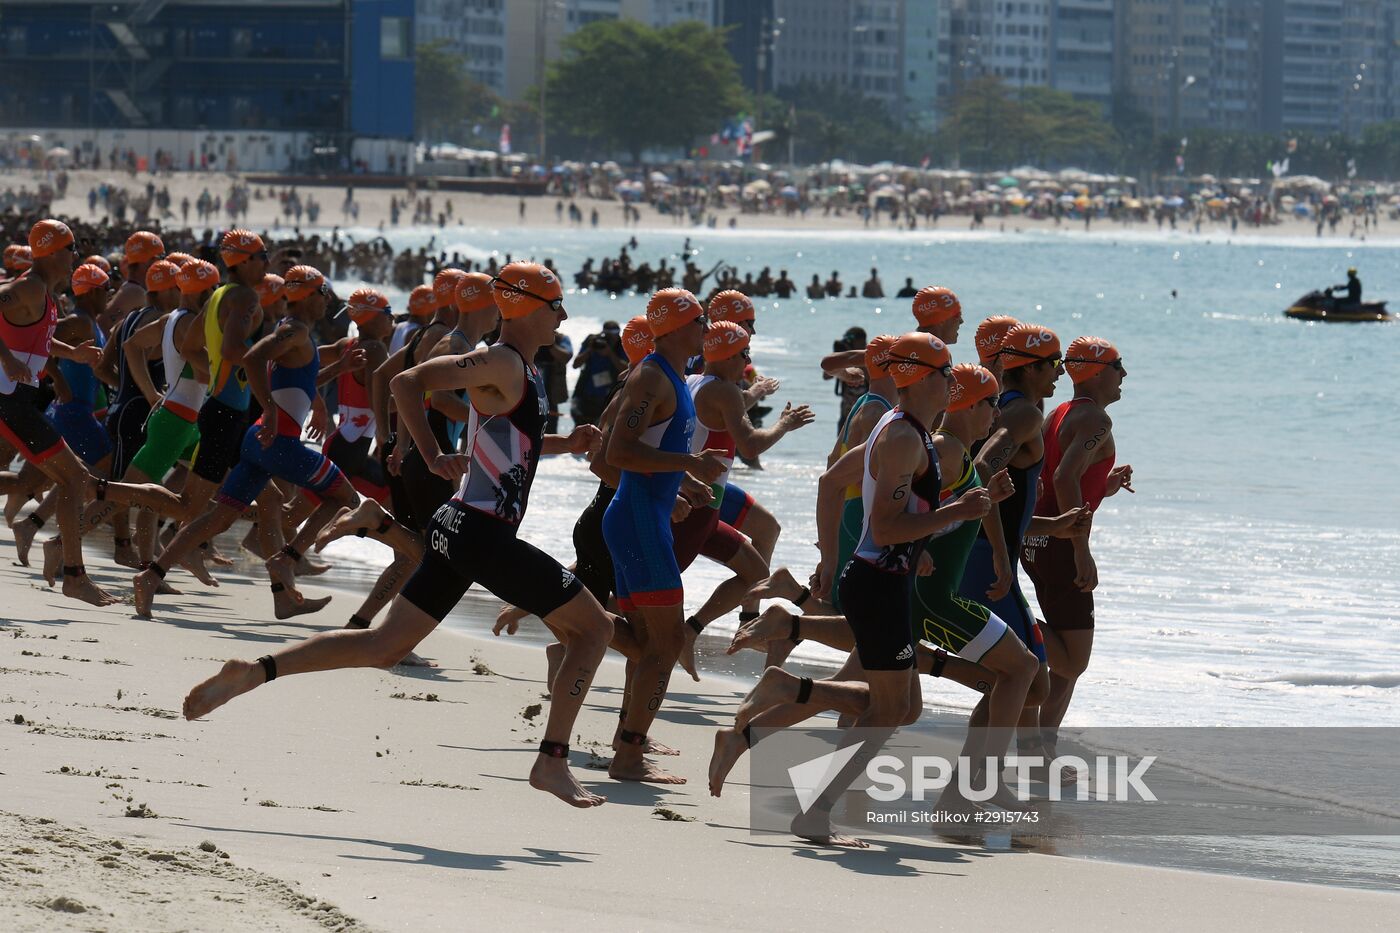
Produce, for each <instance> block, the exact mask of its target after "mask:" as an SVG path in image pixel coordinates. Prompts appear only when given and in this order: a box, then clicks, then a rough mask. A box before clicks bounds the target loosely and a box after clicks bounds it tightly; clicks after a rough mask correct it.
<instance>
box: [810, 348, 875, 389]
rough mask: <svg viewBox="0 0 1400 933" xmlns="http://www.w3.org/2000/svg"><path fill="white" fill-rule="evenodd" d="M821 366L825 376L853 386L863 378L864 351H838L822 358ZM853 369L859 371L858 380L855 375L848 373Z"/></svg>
mask: <svg viewBox="0 0 1400 933" xmlns="http://www.w3.org/2000/svg"><path fill="white" fill-rule="evenodd" d="M821 365H822V372H823V373H824V374H825V375H827V376H830V377H831V378H833V379H840V380H841V381H842V382H848V383H851V384H852V385H854V384H857V383H859V382H860V381H861V380H862V379H864V378H865V351H864V350H840V351H838V352H836V353H828V354H827V355H826V356H824V357H822V363H821ZM853 369H855V370H859V378H856V376H857V374H855V373H851V372H850V370H853ZM852 380H854V382H853V381H852Z"/></svg>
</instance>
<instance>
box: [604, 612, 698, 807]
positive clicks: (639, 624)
mask: <svg viewBox="0 0 1400 933" xmlns="http://www.w3.org/2000/svg"><path fill="white" fill-rule="evenodd" d="M633 596H634V597H635V596H636V594H633ZM627 618H628V621H629V622H630V623H631V625H632V630H633V631H634V632H635V633H636V634H637V635H638V636H639V641H640V643H641V652H640V655H639V657H638V659H637V668H636V673H635V674H634V676H633V678H632V688H631V692H630V694H629V695H628V697H627V704H626V710H625V711H626V715H625V716H624V717H623V721H622V734H621V736H620V738H621V745H620V746H619V748H618V751H617V754H616V755H614V756H613V762H612V765H611V766H610V767H609V768H608V774H609V775H611V776H612V777H614V778H618V779H621V780H626V781H647V782H651V783H657V784H684V783H685V778H682V777H677V776H675V775H673V774H669V773H667V772H665V771H663V770H661V769H660V768H657V767H656V766H655V765H652V764H651V763H649V762H648V761H646V759H644V758H643V757H642V752H643V750H644V748H645V746H646V739H647V732H648V730H649V729H650V728H651V724H652V722H653V721H655V719H656V714H657V712H658V711H659V710H660V709H661V704H662V702H663V701H664V700H665V699H666V690H667V687H668V686H669V685H670V681H671V671H672V670H674V669H675V666H676V661H677V660H678V659H679V658H680V654H681V648H682V646H683V645H684V638H683V636H682V635H681V630H682V629H683V628H684V627H685V609H684V607H683V606H682V605H681V604H679V603H676V604H673V605H669V606H637V607H636V608H635V609H633V610H632V611H630V612H629V613H628V614H627Z"/></svg>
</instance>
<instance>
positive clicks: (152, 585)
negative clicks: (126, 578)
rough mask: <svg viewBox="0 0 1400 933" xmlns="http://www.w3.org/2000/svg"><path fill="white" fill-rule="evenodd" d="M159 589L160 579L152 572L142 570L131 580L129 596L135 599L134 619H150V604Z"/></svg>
mask: <svg viewBox="0 0 1400 933" xmlns="http://www.w3.org/2000/svg"><path fill="white" fill-rule="evenodd" d="M159 589H160V577H158V576H156V575H155V573H154V571H151V570H143V571H141V572H140V573H138V574H137V575H136V576H134V577H132V578H131V595H132V596H134V597H135V599H136V617H137V618H138V619H149V618H150V617H151V603H153V602H154V601H155V598H156V591H157V590H159Z"/></svg>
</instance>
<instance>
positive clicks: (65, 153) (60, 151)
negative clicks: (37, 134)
mask: <svg viewBox="0 0 1400 933" xmlns="http://www.w3.org/2000/svg"><path fill="white" fill-rule="evenodd" d="M49 158H50V159H56V160H62V159H71V158H73V153H72V152H71V151H70V150H68V149H64V148H63V147H62V146H54V147H53V148H52V149H50V150H49Z"/></svg>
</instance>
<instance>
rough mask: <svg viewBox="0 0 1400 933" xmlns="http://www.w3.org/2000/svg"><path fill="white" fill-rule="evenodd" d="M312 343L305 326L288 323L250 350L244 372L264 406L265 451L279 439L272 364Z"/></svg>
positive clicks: (260, 436)
mask: <svg viewBox="0 0 1400 933" xmlns="http://www.w3.org/2000/svg"><path fill="white" fill-rule="evenodd" d="M225 333H227V331H225ZM309 342H310V336H309V333H308V331H307V329H306V325H305V324H302V323H300V322H299V321H293V320H284V321H282V323H280V324H278V325H277V329H276V330H274V331H273V332H272V333H270V334H268V335H267V336H266V337H264V338H263V339H261V340H259V341H258V342H257V343H255V344H253V345H252V346H251V347H249V348H248V352H247V354H246V355H245V356H244V357H243V371H244V372H245V373H247V374H248V389H249V391H251V392H252V393H253V397H254V398H256V399H257V400H258V404H259V405H261V406H262V411H263V415H262V422H263V426H262V428H261V429H260V430H259V431H258V440H259V441H261V442H262V444H263V446H264V447H266V446H268V445H269V444H271V443H272V441H273V439H274V438H276V437H277V418H278V410H277V403H276V402H274V401H273V400H272V384H271V382H270V381H269V379H268V375H267V367H268V364H269V363H272V362H274V361H276V360H279V359H281V358H282V357H284V356H286V355H287V354H288V353H291V352H292V351H293V350H295V349H297V348H298V347H299V346H301V345H302V344H304V343H309Z"/></svg>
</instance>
